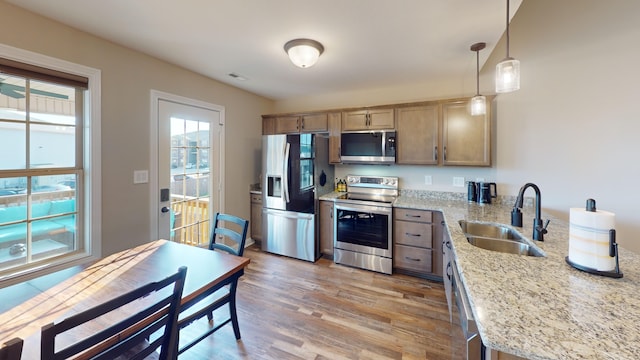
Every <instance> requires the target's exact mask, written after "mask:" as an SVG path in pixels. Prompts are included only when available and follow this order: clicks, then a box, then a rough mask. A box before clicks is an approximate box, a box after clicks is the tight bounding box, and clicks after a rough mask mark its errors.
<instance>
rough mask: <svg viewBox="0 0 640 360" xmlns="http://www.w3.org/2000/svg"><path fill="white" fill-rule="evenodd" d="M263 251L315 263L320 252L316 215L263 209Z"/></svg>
mask: <svg viewBox="0 0 640 360" xmlns="http://www.w3.org/2000/svg"><path fill="white" fill-rule="evenodd" d="M262 250H264V251H268V252H270V253H274V254H279V255H284V256H289V257H293V258H296V259H300V260H306V261H311V262H314V261H316V260H317V259H318V257H319V254H320V251H319V246H318V244H317V243H316V237H315V215H314V214H307V213H296V212H290V211H282V210H274V209H268V208H263V209H262Z"/></svg>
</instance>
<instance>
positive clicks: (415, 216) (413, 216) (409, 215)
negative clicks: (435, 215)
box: [404, 214, 422, 218]
mask: <svg viewBox="0 0 640 360" xmlns="http://www.w3.org/2000/svg"><path fill="white" fill-rule="evenodd" d="M404 216H406V217H412V218H421V217H422V215H411V214H404Z"/></svg>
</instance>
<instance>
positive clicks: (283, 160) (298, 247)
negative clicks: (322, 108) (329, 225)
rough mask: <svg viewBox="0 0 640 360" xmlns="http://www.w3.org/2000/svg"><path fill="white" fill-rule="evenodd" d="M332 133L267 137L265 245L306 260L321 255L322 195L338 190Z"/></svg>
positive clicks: (264, 148)
mask: <svg viewBox="0 0 640 360" xmlns="http://www.w3.org/2000/svg"><path fill="white" fill-rule="evenodd" d="M328 159H329V144H328V138H327V137H326V136H324V135H319V134H291V135H264V136H263V137H262V181H263V184H262V250H264V251H268V252H271V253H275V254H280V255H285V256H289V257H293V258H297V259H301V260H307V261H312V262H313V261H316V260H317V259H318V258H319V257H320V245H319V241H318V224H317V223H318V220H319V219H318V215H317V214H318V197H320V196H322V195H324V194H325V193H329V192H331V191H333V166H332V165H329V163H328Z"/></svg>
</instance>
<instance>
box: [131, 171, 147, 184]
mask: <svg viewBox="0 0 640 360" xmlns="http://www.w3.org/2000/svg"><path fill="white" fill-rule="evenodd" d="M148 182H149V171H148V170H134V171H133V183H134V184H146V183H148Z"/></svg>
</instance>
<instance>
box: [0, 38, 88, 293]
mask: <svg viewBox="0 0 640 360" xmlns="http://www.w3.org/2000/svg"><path fill="white" fill-rule="evenodd" d="M6 55H8V56H6ZM5 56H6V57H5ZM49 66H50V67H49ZM74 72H75V73H74ZM99 79H100V76H99V71H97V70H92V69H87V68H84V67H81V66H77V65H74V64H69V63H67V62H63V61H60V60H56V59H51V58H48V57H43V56H41V55H37V54H33V53H28V52H24V51H21V50H18V49H14V48H9V47H0V153H2V154H3V156H1V157H0V287H1V285H4V284H5V283H10V282H15V281H19V280H20V275H24V274H38V273H41V272H50V271H54V270H56V269H58V268H61V267H63V266H64V265H65V264H72V263H76V262H80V261H83V260H85V261H86V260H87V259H89V258H93V257H98V256H99V255H100V252H99V244H100V239H99V232H98V231H97V230H98V229H99V225H100V224H99V220H98V223H97V224H96V223H95V222H94V221H95V220H96V219H99V217H98V215H99V213H100V211H99V205H100V198H99V195H98V196H96V194H99V192H98V191H97V190H98V188H99V182H97V181H96V180H95V179H97V178H96V176H99V175H98V174H99V161H98V163H97V164H93V162H94V161H95V160H96V158H97V157H96V156H95V155H96V152H97V154H98V155H99V151H95V150H96V149H99V148H96V145H99V143H95V142H96V141H97V138H96V134H98V135H99V133H97V132H96V131H92V130H95V127H96V126H97V125H98V124H99V118H98V119H95V118H94V117H95V115H96V111H93V110H94V109H92V107H93V106H98V107H99V102H96V101H95V100H92V99H95V98H97V95H99V94H93V93H92V89H93V92H96V91H95V89H99V87H96V86H95V85H96V84H92V81H97V82H99ZM92 85H93V86H92ZM97 85H98V86H99V84H97Z"/></svg>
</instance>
